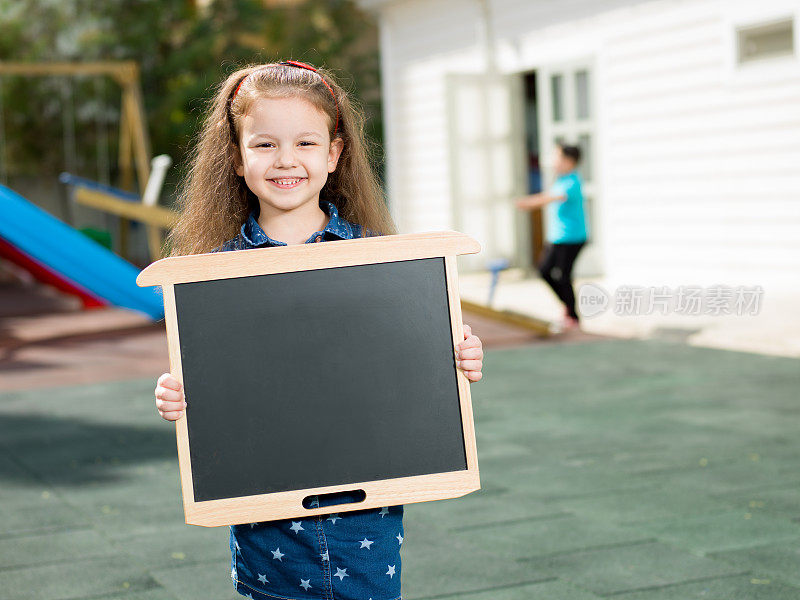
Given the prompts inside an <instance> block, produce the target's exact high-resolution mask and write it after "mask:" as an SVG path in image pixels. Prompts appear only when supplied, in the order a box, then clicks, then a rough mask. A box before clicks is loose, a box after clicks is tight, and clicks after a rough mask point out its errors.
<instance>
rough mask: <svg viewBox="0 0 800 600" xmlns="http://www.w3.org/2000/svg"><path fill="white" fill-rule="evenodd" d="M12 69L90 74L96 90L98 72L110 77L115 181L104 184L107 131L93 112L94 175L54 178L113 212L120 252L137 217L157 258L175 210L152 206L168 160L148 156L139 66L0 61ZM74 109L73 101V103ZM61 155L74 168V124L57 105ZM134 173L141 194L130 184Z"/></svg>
mask: <svg viewBox="0 0 800 600" xmlns="http://www.w3.org/2000/svg"><path fill="white" fill-rule="evenodd" d="M4 75H17V76H24V77H46V76H65V77H67V78H69V77H75V76H96V77H98V79H96V80H95V81H97V82H98V83H96V87H95V90H96V91H97V93H98V94H99V93H100V92H101V87H100V83H99V82H100V81H101V80H100V79H99V77H101V76H105V77H111V78H112V79H113V80H114V81H115V82H116V83H117V84H118V85H119V86H120V88H121V92H122V103H121V104H122V106H121V110H120V121H119V127H120V133H119V159H118V164H119V172H120V187H119V188H116V187H112V186H111V185H109V179H110V175H109V170H110V169H109V164H108V150H107V135H105V133H106V132H105V131H104V130H103V131H102V133H103V135H100V132H101V129H102V119H101V117H100V115H99V111H98V116H97V128H98V136H97V139H98V142H97V143H98V153H97V162H98V179H101V180H103V181H102V182H99V181H92V180H90V179H86V178H83V177H78V176H76V175H73V174H71V173H69V172H64V173H62V174H61V175H60V176H59V180H60V181H61V182H62V183H65V184H67V185H69V186H70V190H71V194H70V195H71V198H72V200H73V201H74V202H76V203H78V204H81V205H84V206H88V207H91V208H94V209H97V210H100V211H103V212H105V213H107V214H111V215H115V216H117V217H118V218H119V224H120V248H121V252H120V253H121V254H122V255H123V256H125V255H127V254H128V229H129V225H130V221H138V222H141V223H143V224H145V226H146V227H147V243H148V249H149V252H150V257H151V259H152V260H158V259H159V258H161V257H162V256H161V254H162V251H161V248H162V241H163V237H162V236H163V231H164V230H167V229H169V228H170V227H172V226H173V225H174V223H175V221H176V219H177V213H176V212H175V211H173V210H170V209H168V208H165V207H162V206H158V204H157V203H158V198H159V196H160V193H161V188H162V186H163V183H164V177H165V175H166V171H167V169H168V168H169V166H170V165H171V163H172V160H171V158H170V157H169V156H167V155H160V156H156V157H155V158H153V159H152V160H151V158H150V157H151V149H150V138H149V136H148V134H147V127H146V120H145V114H144V105H143V102H142V93H141V86H140V71H139V66H138V64H137V63H136V62H134V61H118V62H112V61H99V62H51V63H30V62H3V61H0V76H4ZM64 90H66V91H67V92H68V93H66V92H65V93H64V97H65V100H69V102H70V104H71V102H72V93H71V80H69V79H67V80H65V86H64ZM1 102H2V95H0V178H2V180H3V181H6V180H7V173H6V160H5V158H6V154H5V131H4V129H5V128H4V123H3V118H2V115H3V107H2V104H1ZM73 112H74V107H73ZM62 114H63V120H64V156H65V162H66V167H67V171H69V170H74V162H73V161H74V157H75V155H76V152H75V126H74V122H73V119H70V118H69V115H68V114H67V111H66V110H65V111H63V113H62ZM134 173H135V176H136V182H137V184H138V188H139V190H141V196H139V195H137V194H135V193H133V192H131V191H126V190H131V189H132V188H133V183H134Z"/></svg>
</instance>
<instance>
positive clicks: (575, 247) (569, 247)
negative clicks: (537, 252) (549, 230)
mask: <svg viewBox="0 0 800 600" xmlns="http://www.w3.org/2000/svg"><path fill="white" fill-rule="evenodd" d="M585 245H586V242H578V243H576V244H549V245H548V246H547V247H546V248H545V253H544V258H543V259H542V262H541V263H540V264H539V273H541V274H542V279H544V280H545V281H546V282H547V284H548V285H549V286H550V287H551V288H553V291H554V292H555V293H556V296H558V298H559V299H560V300H561V302H563V303H564V306H566V307H567V314H569V316H570V317H572V318H573V319H578V313H577V312H575V291H574V290H573V289H572V265H574V264H575V259H576V258H577V257H578V252H580V251H581V248H583V247H584V246H585Z"/></svg>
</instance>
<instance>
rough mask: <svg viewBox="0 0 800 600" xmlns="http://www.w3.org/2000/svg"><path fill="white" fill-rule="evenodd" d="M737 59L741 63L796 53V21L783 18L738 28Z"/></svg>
mask: <svg viewBox="0 0 800 600" xmlns="http://www.w3.org/2000/svg"><path fill="white" fill-rule="evenodd" d="M736 50H737V52H736V54H737V56H736V60H737V62H738V63H739V64H742V63H746V62H750V61H754V60H762V59H766V58H776V57H779V56H791V55H792V54H794V21H793V19H791V18H789V19H781V20H780V21H773V22H771V23H762V24H759V25H752V26H746V27H739V28H737V30H736Z"/></svg>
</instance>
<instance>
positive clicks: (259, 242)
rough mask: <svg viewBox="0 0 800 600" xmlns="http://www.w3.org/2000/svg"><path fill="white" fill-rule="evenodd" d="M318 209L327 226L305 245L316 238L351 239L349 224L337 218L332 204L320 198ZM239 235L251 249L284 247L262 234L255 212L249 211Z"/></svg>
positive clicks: (316, 232)
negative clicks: (257, 247) (323, 213)
mask: <svg viewBox="0 0 800 600" xmlns="http://www.w3.org/2000/svg"><path fill="white" fill-rule="evenodd" d="M319 207H320V208H321V209H322V210H323V211H324V212H325V214H326V215H328V224H327V225H325V229H323V230H322V231H315V232H314V233H313V234H311V237H309V238H308V239H307V240H306V241H305V243H306V244H309V243H311V242H315V241H317V237H318V236H322V240H325V239H326V238H327V239H341V240H350V239H353V237H354V234H353V228H352V226H351V225H350V222H349V221H347V220H346V219H343V218H341V217H340V216H339V211H338V210H337V208H336V206H335V205H334V204H333V202H330V201H329V200H323V199H321V198H320V200H319ZM241 233H242V237H243V238H244V241H245V242H246V243H247V245H248V246H251V247H255V246H286V242H281V241H278V240H274V239H272V238H271V237H269V236H268V235H267V234H266V233H264V230H263V229H261V226H260V225H259V224H258V219H257V218H256V211H255V210H252V211H250V214H249V215H248V216H247V220H246V221H245V222H244V224H243V225H242V228H241ZM322 240H320V241H322Z"/></svg>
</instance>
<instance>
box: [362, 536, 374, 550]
mask: <svg viewBox="0 0 800 600" xmlns="http://www.w3.org/2000/svg"><path fill="white" fill-rule="evenodd" d="M359 543H360V544H361V547H362V548H366V549H367V550H371V548H370V546H371V545H372V544H374V543H375V542H371V541H370V540H368V539H367V538H364V539H363V540H361V541H360V542H359Z"/></svg>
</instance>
